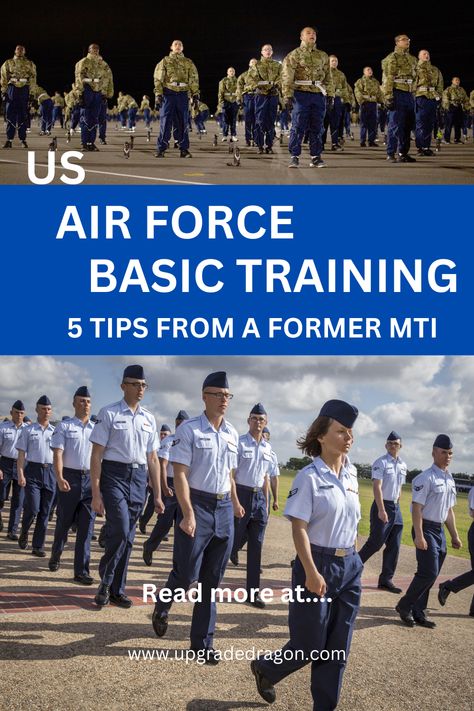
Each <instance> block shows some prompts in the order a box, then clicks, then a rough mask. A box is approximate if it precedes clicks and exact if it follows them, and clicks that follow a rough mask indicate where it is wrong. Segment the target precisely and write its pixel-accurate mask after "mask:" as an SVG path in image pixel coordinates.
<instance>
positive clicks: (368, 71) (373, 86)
mask: <svg viewBox="0 0 474 711" xmlns="http://www.w3.org/2000/svg"><path fill="white" fill-rule="evenodd" d="M354 94H355V98H356V99H357V103H358V104H359V106H360V145H361V146H362V148H365V146H366V145H367V143H366V139H367V137H368V139H369V146H372V147H376V146H377V144H376V143H375V139H376V137H377V104H383V101H384V96H383V94H382V89H381V88H380V84H379V82H378V80H377V79H376V78H375V77H374V72H373V69H372V67H364V71H363V76H362V77H361V78H360V79H358V80H357V81H356V83H355V85H354ZM367 134H368V136H367Z"/></svg>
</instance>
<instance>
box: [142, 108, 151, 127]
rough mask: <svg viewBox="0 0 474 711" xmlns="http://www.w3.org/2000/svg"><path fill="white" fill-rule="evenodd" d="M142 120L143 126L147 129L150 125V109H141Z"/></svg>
mask: <svg viewBox="0 0 474 711" xmlns="http://www.w3.org/2000/svg"><path fill="white" fill-rule="evenodd" d="M143 120H144V122H145V126H146V127H147V128H150V125H151V110H150V109H143Z"/></svg>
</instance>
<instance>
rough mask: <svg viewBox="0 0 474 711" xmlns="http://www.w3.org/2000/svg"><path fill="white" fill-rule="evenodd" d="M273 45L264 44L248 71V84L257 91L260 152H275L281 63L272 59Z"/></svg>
mask: <svg viewBox="0 0 474 711" xmlns="http://www.w3.org/2000/svg"><path fill="white" fill-rule="evenodd" d="M272 56H273V47H272V46H271V44H264V45H263V47H262V56H261V58H260V59H259V61H258V62H257V63H256V65H255V66H254V67H252V68H251V69H249V72H248V79H247V82H248V85H249V87H250V88H251V89H253V91H254V92H255V143H256V144H257V146H258V152H259V153H263V152H265V153H273V148H272V146H273V141H274V140H275V121H276V116H277V111H278V102H279V96H280V92H281V64H280V62H276V61H275V60H274V59H272Z"/></svg>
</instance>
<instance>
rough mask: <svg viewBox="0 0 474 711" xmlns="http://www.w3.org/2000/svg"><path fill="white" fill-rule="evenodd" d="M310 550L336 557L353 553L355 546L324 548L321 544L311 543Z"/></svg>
mask: <svg viewBox="0 0 474 711" xmlns="http://www.w3.org/2000/svg"><path fill="white" fill-rule="evenodd" d="M311 550H312V551H315V553H324V554H325V555H335V556H337V557H338V558H344V557H345V556H346V555H351V553H355V546H351V547H350V548H324V547H323V546H316V545H314V544H313V543H311Z"/></svg>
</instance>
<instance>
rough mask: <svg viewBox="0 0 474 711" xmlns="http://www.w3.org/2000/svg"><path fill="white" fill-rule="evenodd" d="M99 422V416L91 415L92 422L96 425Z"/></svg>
mask: <svg viewBox="0 0 474 711" xmlns="http://www.w3.org/2000/svg"><path fill="white" fill-rule="evenodd" d="M97 420H98V417H97V415H91V422H93V423H94V424H95V423H96V422H97Z"/></svg>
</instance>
